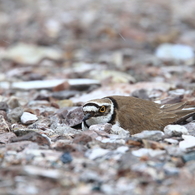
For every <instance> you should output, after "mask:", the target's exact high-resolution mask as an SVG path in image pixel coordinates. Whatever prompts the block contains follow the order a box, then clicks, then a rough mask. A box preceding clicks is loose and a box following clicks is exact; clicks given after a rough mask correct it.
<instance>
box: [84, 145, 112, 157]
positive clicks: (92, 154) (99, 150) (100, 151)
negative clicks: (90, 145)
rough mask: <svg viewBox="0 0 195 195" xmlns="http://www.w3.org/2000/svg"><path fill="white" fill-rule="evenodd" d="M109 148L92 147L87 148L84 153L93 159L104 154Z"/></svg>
mask: <svg viewBox="0 0 195 195" xmlns="http://www.w3.org/2000/svg"><path fill="white" fill-rule="evenodd" d="M108 152H110V150H106V149H102V148H94V149H91V150H88V151H87V152H86V153H85V155H86V157H88V158H89V159H91V160H95V159H97V158H100V157H102V156H104V155H106V154H107V153H108Z"/></svg>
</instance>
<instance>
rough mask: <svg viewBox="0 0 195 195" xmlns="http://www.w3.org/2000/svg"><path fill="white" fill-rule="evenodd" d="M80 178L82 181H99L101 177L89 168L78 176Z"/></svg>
mask: <svg viewBox="0 0 195 195" xmlns="http://www.w3.org/2000/svg"><path fill="white" fill-rule="evenodd" d="M80 180H81V181H82V182H85V183H87V182H96V181H97V182H100V180H101V177H100V176H99V175H98V174H97V172H95V171H91V170H85V171H84V172H83V173H82V174H81V176H80Z"/></svg>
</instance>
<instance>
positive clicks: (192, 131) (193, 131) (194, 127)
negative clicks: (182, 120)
mask: <svg viewBox="0 0 195 195" xmlns="http://www.w3.org/2000/svg"><path fill="white" fill-rule="evenodd" d="M184 126H185V128H186V129H187V130H188V133H189V135H192V136H195V122H194V121H192V122H190V123H188V124H186V125H184Z"/></svg>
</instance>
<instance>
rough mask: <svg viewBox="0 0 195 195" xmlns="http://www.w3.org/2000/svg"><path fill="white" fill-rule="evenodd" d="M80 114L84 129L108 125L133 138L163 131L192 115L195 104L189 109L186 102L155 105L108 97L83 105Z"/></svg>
mask: <svg viewBox="0 0 195 195" xmlns="http://www.w3.org/2000/svg"><path fill="white" fill-rule="evenodd" d="M83 112H84V119H83V121H82V129H83V130H86V129H88V128H89V127H90V126H91V125H94V124H103V123H111V124H112V125H117V126H119V127H122V128H123V129H125V130H128V131H129V132H130V134H131V135H132V134H135V133H139V132H141V131H143V130H163V128H164V127H165V126H166V125H168V124H176V123H181V122H183V121H185V120H186V119H187V118H189V117H191V116H192V115H194V114H195V105H194V106H189V105H186V103H185V102H181V103H176V104H157V103H155V102H151V101H148V100H143V99H138V98H134V97H130V96H109V97H104V98H102V99H94V100H90V101H88V102H86V103H85V104H84V105H83Z"/></svg>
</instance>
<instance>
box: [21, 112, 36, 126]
mask: <svg viewBox="0 0 195 195" xmlns="http://www.w3.org/2000/svg"><path fill="white" fill-rule="evenodd" d="M20 120H21V122H22V124H25V125H28V124H32V123H33V122H35V121H37V120H38V118H37V116H36V115H35V114H31V113H29V112H23V114H22V116H21V117H20Z"/></svg>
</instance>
